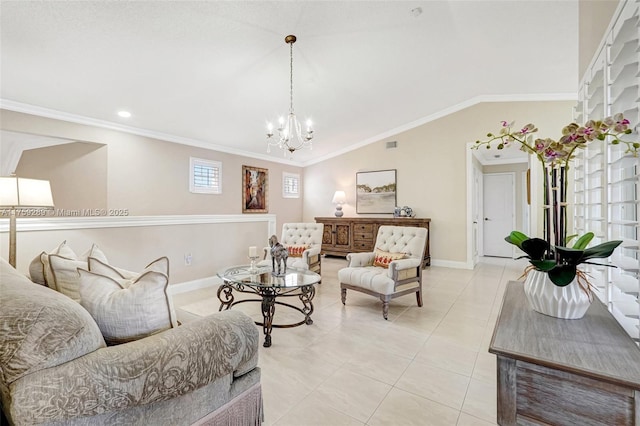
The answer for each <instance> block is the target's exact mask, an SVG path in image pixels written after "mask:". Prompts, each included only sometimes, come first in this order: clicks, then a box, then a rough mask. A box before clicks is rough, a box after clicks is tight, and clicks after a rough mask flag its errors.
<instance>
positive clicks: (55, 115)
mask: <svg viewBox="0 0 640 426" xmlns="http://www.w3.org/2000/svg"><path fill="white" fill-rule="evenodd" d="M0 109H5V110H8V111H14V112H21V113H24V114H31V115H36V116H39V117H46V118H52V119H55V120H61V121H67V122H70V123H76V124H83V125H86V126H93V127H99V128H102V129H108V130H115V131H118V132H123V133H129V134H132V135H138V136H144V137H147V138H152V139H158V140H162V141H167V142H173V143H178V144H181V145H189V146H194V147H198V148H205V149H211V150H214V151H219V152H224V153H226V154H233V155H239V156H242V157H249V158H254V159H257V160H264V161H271V162H274V163H281V164H286V165H289V166H296V167H302V163H300V162H297V161H293V160H289V159H286V158H276V157H272V156H269V155H266V154H256V153H255V152H249V151H243V150H240V149H236V148H231V147H228V146H223V145H218V144H215V143H211V142H205V141H201V140H198V139H192V138H185V137H182V136H176V135H172V134H169V133H162V132H156V131H153V130H147V129H141V128H138V127H133V126H126V125H124V124H120V123H114V122H112V121H106V120H99V119H97V118H91V117H85V116H82V115H76V114H71V113H68V112H64V111H58V110H54V109H49V108H43V107H39V106H35V105H29V104H24V103H21V102H16V101H12V100H9V99H0ZM107 143H108V142H107Z"/></svg>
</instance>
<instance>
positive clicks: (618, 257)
mask: <svg viewBox="0 0 640 426" xmlns="http://www.w3.org/2000/svg"><path fill="white" fill-rule="evenodd" d="M581 86H582V87H581V89H580V92H579V98H580V100H579V102H578V104H577V105H576V108H575V120H576V122H578V123H584V122H585V121H587V120H590V119H593V120H599V119H602V118H604V117H607V116H610V115H613V114H616V113H620V112H621V113H623V114H624V116H625V118H627V119H628V120H629V121H630V122H631V124H632V126H633V129H634V133H633V134H632V135H628V138H627V139H629V140H634V141H640V137H639V136H638V133H639V129H640V107H639V104H640V0H627V1H626V2H623V3H621V5H620V7H619V8H618V10H617V12H616V14H615V16H614V21H613V24H612V25H611V26H610V31H608V33H607V34H606V35H605V41H604V43H603V44H602V49H601V50H600V51H599V52H598V54H597V55H596V57H595V58H594V60H593V61H592V63H591V66H590V68H589V70H588V71H587V73H586V74H585V76H584V78H583V80H582V85H581ZM625 150H626V145H624V144H621V145H612V144H608V143H597V142H596V143H591V144H589V145H588V147H587V148H586V149H584V150H582V151H581V152H580V153H579V154H578V155H577V157H576V159H575V161H574V164H573V178H574V181H573V190H574V204H575V212H574V221H573V222H574V223H573V225H574V232H575V233H578V234H583V233H584V232H587V231H592V232H594V233H595V234H596V238H594V241H593V244H598V243H601V242H604V241H610V240H622V241H623V242H622V244H621V245H620V247H619V248H618V249H617V250H616V252H615V253H614V255H613V256H612V257H611V259H610V262H611V263H612V264H613V265H615V266H616V268H605V267H597V266H589V267H588V270H587V272H588V274H589V275H590V282H591V283H592V284H593V285H594V286H595V287H597V288H598V290H599V291H598V292H597V295H598V298H600V300H602V302H603V303H605V304H606V305H607V307H608V309H609V310H610V311H611V312H612V314H613V315H614V317H615V318H616V319H617V320H618V321H619V322H620V324H621V325H622V326H623V327H624V329H625V330H626V331H627V333H629V335H630V336H631V337H632V338H634V339H636V341H640V304H639V302H638V295H639V293H640V160H639V159H638V158H636V157H633V156H630V155H629V154H627V153H625Z"/></svg>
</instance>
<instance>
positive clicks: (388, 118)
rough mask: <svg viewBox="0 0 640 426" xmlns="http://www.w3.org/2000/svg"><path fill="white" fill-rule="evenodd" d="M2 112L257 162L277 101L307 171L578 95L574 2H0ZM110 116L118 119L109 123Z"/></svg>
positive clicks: (297, 160)
mask: <svg viewBox="0 0 640 426" xmlns="http://www.w3.org/2000/svg"><path fill="white" fill-rule="evenodd" d="M0 7H1V10H0V24H1V25H0V28H1V29H0V37H1V39H0V42H1V49H0V51H1V56H0V60H1V64H0V66H1V68H0V71H1V74H0V98H1V102H2V104H1V105H2V107H3V108H7V109H12V110H17V111H27V112H36V113H39V114H44V115H50V116H59V117H67V118H68V119H72V120H87V119H91V120H98V121H97V122H99V123H100V122H101V123H103V124H106V123H109V125H115V126H116V127H117V126H121V127H127V128H128V129H129V130H132V131H134V132H137V133H142V134H148V135H152V136H153V135H155V136H160V137H163V138H167V139H170V140H175V141H179V142H183V143H190V144H194V145H199V146H208V147H211V148H214V149H220V150H223V151H228V152H236V153H241V154H246V155H251V156H255V157H258V158H266V159H271V160H276V161H280V160H282V159H283V158H284V157H283V154H282V153H281V152H276V151H277V150H272V153H271V154H269V155H267V154H266V142H265V139H266V136H265V124H266V122H267V121H270V120H276V119H277V117H278V116H279V115H282V114H285V113H286V112H287V110H288V102H289V93H288V91H289V47H288V45H286V44H285V42H284V37H285V36H286V35H287V34H295V35H296V36H297V37H298V41H297V42H296V43H295V45H294V51H293V57H294V65H293V67H294V69H293V72H294V107H295V111H296V114H297V115H298V116H299V117H301V118H307V117H309V118H311V119H312V120H313V121H314V123H315V125H314V127H315V138H314V145H313V150H312V151H307V150H305V151H297V152H295V153H294V155H293V159H292V160H291V161H293V163H295V164H300V165H304V164H310V163H313V162H315V161H318V160H319V159H322V158H327V157H329V156H332V155H334V154H336V153H339V152H344V151H345V150H349V149H351V148H352V147H354V146H359V145H362V144H366V143H367V142H370V141H374V140H378V139H380V138H384V137H386V136H387V135H391V134H393V133H394V132H395V131H397V130H399V129H406V128H410V127H411V126H413V125H416V124H419V123H423V122H426V121H429V120H430V119H431V118H434V117H438V116H439V115H442V114H444V113H446V112H447V111H452V110H455V109H456V108H460V107H462V106H467V105H471V104H473V103H474V102H477V101H481V100H490V99H503V98H504V99H519V98H521V99H529V98H531V99H545V98H557V97H562V96H566V95H568V94H572V93H573V94H575V93H576V91H577V86H578V70H577V68H578V57H577V55H578V53H577V52H578V48H577V46H578V26H577V24H578V22H577V20H578V5H577V0H574V1H566V0H558V1H554V0H547V1H529V0H513V1H484V0H472V1H269V2H267V1H224V2H223V1H107V0H105V1H82V2H76V1H74V2H71V1H6V0H2V2H1V3H0ZM119 110H128V111H130V112H131V114H132V117H131V118H128V119H124V118H120V117H118V116H117V115H116V112H117V111H119Z"/></svg>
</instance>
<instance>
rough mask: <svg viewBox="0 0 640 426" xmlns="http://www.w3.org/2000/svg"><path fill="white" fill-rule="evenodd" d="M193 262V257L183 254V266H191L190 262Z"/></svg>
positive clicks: (189, 254)
mask: <svg viewBox="0 0 640 426" xmlns="http://www.w3.org/2000/svg"><path fill="white" fill-rule="evenodd" d="M192 261H193V257H192V256H191V253H185V255H184V264H185V265H186V266H191V262H192Z"/></svg>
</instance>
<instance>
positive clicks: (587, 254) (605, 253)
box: [582, 240, 622, 260]
mask: <svg viewBox="0 0 640 426" xmlns="http://www.w3.org/2000/svg"><path fill="white" fill-rule="evenodd" d="M620 244H622V241H620V240H614V241H607V242H606V243H602V244H598V245H597V246H593V247H590V248H588V249H586V250H585V251H584V255H583V256H582V259H583V260H587V259H595V258H605V257H609V256H611V255H612V254H613V251H614V250H615V249H616V247H618V246H619V245H620Z"/></svg>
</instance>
